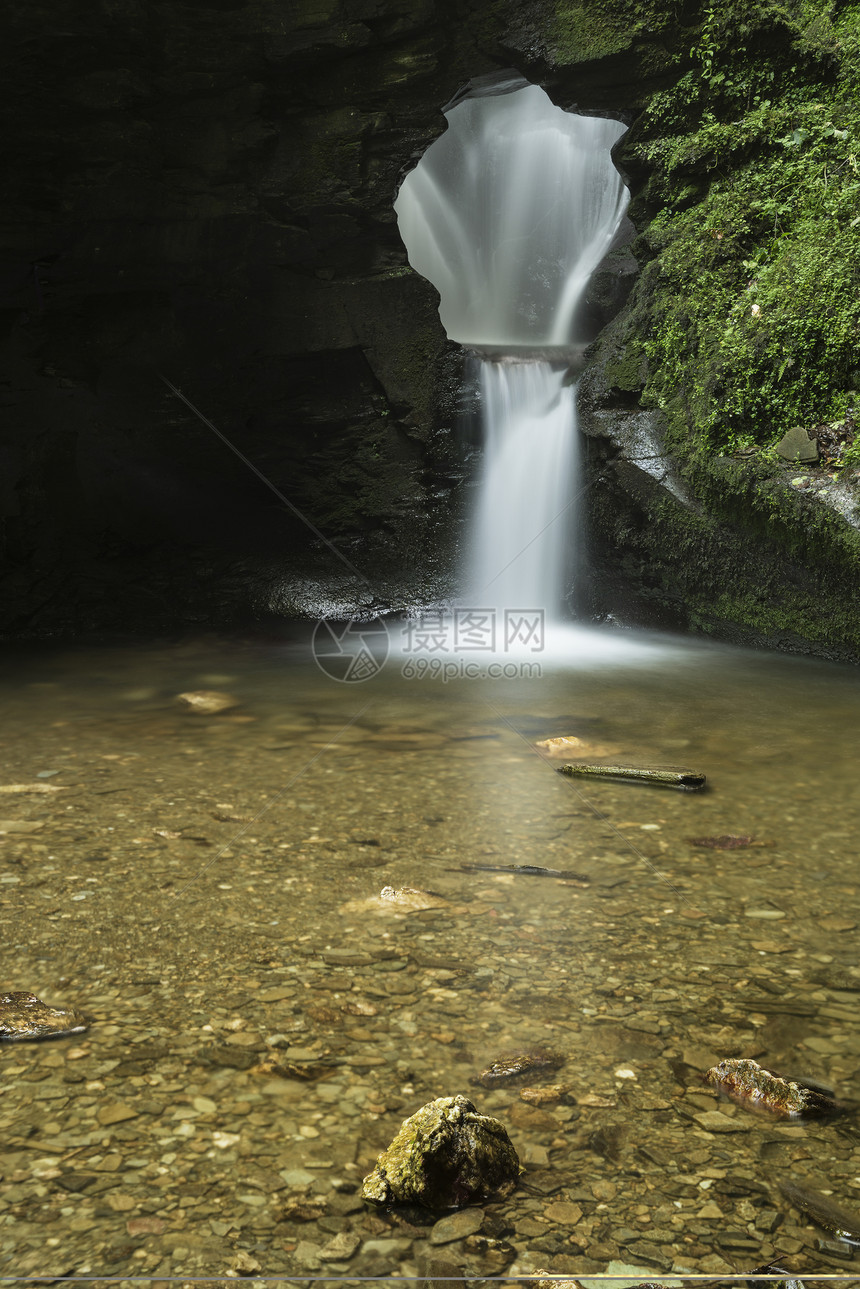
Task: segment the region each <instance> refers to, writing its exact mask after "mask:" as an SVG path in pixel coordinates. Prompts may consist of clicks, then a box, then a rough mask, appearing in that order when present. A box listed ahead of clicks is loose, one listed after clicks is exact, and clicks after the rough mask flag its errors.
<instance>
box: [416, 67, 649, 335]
mask: <svg viewBox="0 0 860 1289" xmlns="http://www.w3.org/2000/svg"><path fill="white" fill-rule="evenodd" d="M442 110H443V112H444V114H445V116H446V118H447V122H448V128H447V130H446V131H445V132H444V134H442V135H441V136H440V137H439V138H438V139H436V140H435V142H434V143H432V144H431V145H430V147H429V148H428V149H427V151H426V152H425V153H424V155H423V157H422V158H421V160H420V161H419V162H418V164H417V165H416V166H415V167H414V169H413V170H411V171H410V172H409V174H408V175H407V176H406V177H405V179H404V180H403V183H402V184H401V187H400V191H399V193H398V195H397V198H396V201H395V203H394V209H395V211H396V214H397V220H398V226H399V230H400V235H401V238H402V239H403V242H404V245H405V247H406V251H407V255H408V258H409V263H410V264H411V265H412V267H413V268H414V269H415V270H416V272H418V273H420V274H421V275H422V277H425V278H427V279H428V281H430V282H431V283H432V284H433V285H434V286H435V287H436V289H437V290H438V291H439V294H440V297H441V300H440V306H439V314H440V317H441V320H442V324H443V326H444V327H445V331H446V332H447V335H448V337H449V339H451V340H455V341H457V342H459V343H460V344H463V345H465V346H467V347H469V348H477V349H480V350H485V351H489V354H490V356H498V355H500V354H505V355H507V356H509V357H515V356H526V355H527V354H530V353H532V352H533V351H534V350H536V349H538V350H543V351H544V352H545V353H546V356H547V357H550V358H552V357H559V358H560V357H561V356H562V354H563V353H564V354H566V353H568V352H569V351H570V349H571V348H576V347H578V346H581V345H582V344H583V343H586V342H587V341H588V340H590V339H591V338H592V337H591V336H589V335H588V334H587V333H586V328H585V327H584V325H583V319H582V305H583V296H584V294H585V289H586V287H587V285H588V280H589V278H590V277H591V274H592V273H593V272H594V270H595V268H596V267H597V265H598V264H599V263H600V261H601V260H602V258H603V256H604V255H605V254H606V252H607V251H608V250H609V247H610V244H611V242H612V239H613V236H614V234H615V232H616V229H617V228H618V225H619V223H620V221H621V217H622V215H623V213H624V209H625V206H626V202H627V191H626V189H625V187H624V184H623V183H622V181H621V177H620V175H619V174H618V172H617V170H616V169H615V167H614V166H613V164H612V160H611V157H610V152H611V149H612V147H613V146H614V144H615V143H616V142H617V141H618V139H619V138H620V137H621V135H622V134H623V133H624V132H625V129H626V126H624V125H623V124H622V123H621V122H619V121H616V120H613V119H611V118H607V117H598V116H581V115H576V114H574V113H571V112H565V111H564V110H563V109H562V108H560V107H557V106H556V105H555V104H554V103H553V102H552V100H551V99H550V98H549V96H548V95H547V94H546V93H545V91H544V90H542V89H541V88H540V86H538V85H532V84H531V83H530V82H529V81H527V80H526V79H525V78H524V77H523V76H521V75H520V74H519V73H518V72H515V71H505V72H500V73H496V74H493V75H490V76H482V77H476V78H475V79H473V80H472V81H470V82H468V84H467V85H466V86H465V87H464V88H463V89H462V90H461V91H459V92H458V94H456V95H455V97H454V98H453V99H452V100H451V101H450V102H449V103H448V104H446V105H445V107H444V108H443V109H442ZM523 351H525V352H523Z"/></svg>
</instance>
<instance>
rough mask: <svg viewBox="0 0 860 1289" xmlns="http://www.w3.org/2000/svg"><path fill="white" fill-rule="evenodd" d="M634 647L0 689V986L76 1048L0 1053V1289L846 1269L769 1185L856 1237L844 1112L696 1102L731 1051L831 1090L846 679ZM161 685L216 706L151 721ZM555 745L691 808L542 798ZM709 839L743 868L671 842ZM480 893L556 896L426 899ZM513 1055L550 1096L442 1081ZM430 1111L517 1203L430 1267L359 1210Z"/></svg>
mask: <svg viewBox="0 0 860 1289" xmlns="http://www.w3.org/2000/svg"><path fill="white" fill-rule="evenodd" d="M594 634H595V635H599V634H600V633H594ZM606 639H607V641H608V642H610V643H611V642H612V641H613V640H617V639H618V637H612V636H609V637H606ZM630 643H631V644H635V642H633V641H631V642H630ZM649 643H650V645H651V650H650V653H649V652H647V651H646V650H647V646H648V644H649ZM642 646H643V648H642V652H640V653H639V655H638V660H637V659H636V655H635V651H634V650H633V649H631V651H630V654H629V655H628V661H627V662H625V661H624V660H623V659H622V660H619V659H617V658H616V661H615V663H614V665H612V666H608V665H607V666H602V665H600V662H599V653H597V652H595V654H594V655H593V656H594V657H595V662H594V663H593V664H592V665H588V666H585V665H580V666H579V667H578V668H570V669H569V668H566V667H564V666H560V665H554V666H549V665H547V666H545V668H544V674H543V675H542V676H540V677H536V676H534V675H533V676H532V678H530V679H519V680H518V679H508V680H501V679H500V680H490V679H484V680H480V679H478V680H471V681H467V680H454V681H452V682H451V683H448V684H444V683H441V681H439V680H435V681H434V680H431V679H430V678H429V675H430V673H429V672H425V673H423V674H424V675H425V679H423V680H420V679H417V678H413V679H411V680H409V679H406V678H405V677H404V675H403V669H404V668H405V667H406V666H407V663H408V662H409V661H412V662H413V663H414V661H415V660H414V659H411V660H409V659H406V660H404V658H403V657H402V656H397V657H395V656H392V658H390V659H389V662H388V663H387V664H386V666H385V667H384V668H383V669H382V671H381V672H380V673H379V674H378V675H377V676H376V677H375V678H374V679H372V680H369V681H368V682H367V683H365V684H338V683H336V682H334V681H332V680H330V679H328V678H327V677H326V676H324V675H323V674H322V672H321V671H319V670H318V669H317V668H316V666H315V665H314V663H313V662H312V661H311V660H310V658H309V657H308V654H307V651H306V649H305V648H304V647H302V646H300V645H298V644H297V645H290V646H286V645H281V644H276V643H266V642H260V641H256V642H255V641H245V642H241V641H232V642H223V641H217V640H206V641H188V642H183V643H178V644H173V645H165V646H158V647H156V646H152V647H141V648H133V647H124V648H117V649H107V648H104V649H78V650H75V651H63V650H57V651H51V652H43V653H42V654H41V655H40V656H37V657H33V658H30V659H16V658H14V657H11V656H10V657H7V658H6V660H5V666H4V671H3V681H2V691H0V695H1V696H2V711H3V721H2V730H0V739H2V744H3V755H2V764H3V771H4V772H3V775H2V778H0V782H2V784H4V785H9V784H34V783H42V784H48V785H53V786H57V787H60V788H62V789H63V791H61V792H57V793H53V794H21V793H19V794H5V795H2V796H0V816H2V818H3V820H4V821H5V823H6V825H7V827H6V830H5V831H2V832H0V852H2V855H3V860H4V862H3V865H2V913H0V935H2V943H3V963H4V977H3V984H4V986H5V987H6V988H8V989H25V990H32V991H34V992H36V993H37V994H39V995H40V996H41V997H43V998H44V999H45V1001H48V1002H51V1003H53V1004H56V1005H60V1004H69V1005H75V1006H77V1007H79V1008H81V1009H82V1010H83V1011H84V1012H85V1013H87V1015H88V1016H89V1017H90V1018H91V1019H92V1022H93V1023H92V1028H91V1029H90V1030H89V1031H88V1033H86V1034H85V1035H82V1036H79V1037H77V1038H72V1039H68V1040H62V1041H58V1042H56V1043H50V1044H15V1045H6V1046H0V1074H2V1087H3V1096H2V1101H0V1130H2V1133H3V1141H4V1150H3V1152H2V1156H0V1179H2V1181H0V1275H7V1276H9V1275H13V1276H16V1277H21V1276H25V1275H37V1274H41V1275H47V1274H50V1275H60V1274H65V1273H71V1274H75V1275H78V1276H91V1277H107V1276H114V1277H120V1279H122V1278H123V1277H128V1278H131V1277H132V1276H144V1277H146V1276H149V1277H151V1278H158V1277H164V1276H168V1275H171V1276H176V1277H187V1278H189V1279H191V1278H193V1277H195V1276H199V1275H209V1276H215V1277H218V1276H225V1275H226V1273H227V1272H228V1271H229V1270H231V1269H233V1270H237V1271H239V1272H240V1273H241V1274H243V1275H247V1276H250V1278H251V1279H252V1280H253V1279H254V1277H255V1276H257V1277H263V1276H279V1275H282V1276H283V1275H294V1276H304V1277H308V1278H310V1279H313V1280H314V1281H315V1282H316V1283H319V1284H329V1283H332V1284H334V1283H337V1282H342V1281H344V1280H349V1279H350V1278H351V1277H352V1278H355V1277H359V1276H378V1277H380V1278H382V1279H385V1278H388V1277H391V1276H396V1275H406V1276H409V1275H412V1276H415V1275H423V1274H424V1273H425V1272H426V1273H427V1274H435V1275H441V1274H442V1272H441V1271H439V1270H438V1267H439V1264H440V1262H441V1263H442V1264H444V1265H445V1266H447V1267H448V1268H449V1274H450V1273H451V1272H450V1268H452V1267H453V1268H454V1269H455V1273H456V1274H461V1273H462V1274H468V1275H469V1276H476V1277H478V1278H479V1279H480V1278H482V1277H483V1278H486V1277H489V1276H491V1275H495V1276H504V1275H507V1276H517V1275H527V1274H528V1273H529V1272H532V1271H534V1270H535V1269H536V1268H547V1269H550V1270H554V1271H556V1272H557V1273H559V1274H562V1273H567V1274H570V1275H583V1276H592V1277H593V1276H598V1275H600V1274H603V1273H605V1272H607V1271H611V1270H612V1269H613V1268H616V1269H617V1267H618V1265H620V1264H623V1265H633V1266H635V1267H639V1268H642V1269H643V1274H641V1275H639V1276H638V1279H640V1280H641V1279H644V1278H649V1279H655V1278H660V1277H661V1276H664V1275H666V1274H668V1273H669V1272H670V1271H674V1272H675V1273H676V1274H678V1273H682V1272H688V1273H700V1274H701V1273H706V1272H707V1273H711V1274H719V1273H720V1272H722V1273H725V1274H728V1272H729V1271H735V1270H740V1271H743V1270H747V1269H749V1268H750V1267H753V1266H757V1265H760V1264H761V1263H763V1262H766V1261H767V1260H768V1259H770V1258H772V1257H777V1258H779V1259H780V1260H781V1262H782V1264H783V1265H788V1266H789V1267H790V1268H791V1269H793V1270H796V1271H797V1272H799V1273H807V1274H808V1273H809V1272H810V1271H820V1272H822V1273H823V1272H827V1273H829V1274H838V1273H840V1272H842V1271H844V1272H846V1273H848V1272H850V1271H851V1270H852V1263H850V1262H849V1261H846V1260H845V1259H844V1250H843V1251H842V1252H841V1254H840V1252H839V1251H837V1252H834V1251H833V1250H832V1249H823V1250H822V1249H818V1248H817V1247H816V1241H817V1240H818V1239H819V1238H820V1237H821V1232H818V1231H816V1229H815V1228H814V1227H812V1226H811V1225H810V1224H809V1223H808V1222H807V1220H806V1219H805V1218H803V1217H802V1216H801V1215H800V1214H798V1212H797V1211H796V1210H794V1209H793V1208H792V1207H791V1205H790V1204H789V1203H788V1201H787V1200H786V1199H785V1198H784V1197H783V1196H782V1195H781V1193H780V1191H779V1189H778V1182H779V1180H780V1179H781V1178H792V1179H795V1180H797V1179H801V1178H802V1179H808V1180H809V1181H810V1182H811V1183H812V1184H813V1185H814V1186H815V1187H816V1188H817V1189H819V1190H830V1191H831V1192H832V1194H833V1197H834V1198H835V1199H836V1200H837V1201H838V1202H839V1203H840V1204H841V1206H842V1207H843V1208H847V1209H849V1210H853V1211H854V1212H855V1213H856V1212H857V1211H858V1210H860V1140H858V1136H857V1130H856V1126H855V1125H856V1120H852V1119H851V1118H850V1117H848V1118H845V1119H838V1120H835V1121H832V1122H824V1123H816V1124H809V1125H801V1124H782V1123H779V1122H773V1121H771V1120H769V1119H763V1118H761V1117H759V1116H756V1115H752V1114H750V1113H748V1112H747V1111H745V1110H743V1109H741V1108H740V1107H736V1106H733V1105H731V1104H730V1103H726V1102H717V1101H716V1099H715V1098H714V1097H713V1096H712V1095H711V1094H710V1093H709V1092H708V1090H707V1089H706V1088H705V1087H704V1086H703V1085H702V1084H701V1082H700V1077H699V1076H700V1073H701V1071H703V1070H704V1069H705V1068H707V1066H708V1065H709V1064H711V1063H713V1061H714V1060H715V1059H717V1058H721V1057H725V1056H730V1055H754V1056H756V1057H757V1059H759V1060H760V1061H761V1062H762V1063H764V1064H766V1065H769V1066H771V1067H773V1068H776V1069H779V1070H781V1071H784V1072H787V1073H790V1074H796V1075H800V1076H811V1077H815V1078H818V1079H821V1080H823V1081H824V1082H826V1083H828V1084H829V1085H830V1086H832V1087H833V1088H834V1089H835V1091H836V1093H837V1095H838V1096H840V1097H841V1098H843V1099H845V1100H849V1101H850V1100H852V1099H854V1100H856V1099H857V1097H858V1074H860V1022H858V1008H857V1000H858V996H860V968H858V965H857V949H856V946H857V933H856V925H857V922H858V879H857V861H856V837H857V835H858V830H859V829H860V796H858V789H857V774H856V741H857V734H856V731H857V728H858V720H860V682H858V676H857V673H856V671H854V670H851V669H848V668H843V667H838V666H833V665H828V664H824V663H813V662H808V661H803V660H793V659H789V658H784V657H776V656H772V655H767V654H754V653H743V652H736V651H730V650H723V649H718V648H715V647H710V646H707V645H703V644H698V645H695V644H688V643H685V642H683V641H670V642H665V641H663V642H661V641H654V640H653V639H652V640H651V641H650V642H649V641H648V640H647V639H645V640H643V641H642ZM610 654H611V650H610V649H609V647H608V646H607V650H606V656H607V658H608V657H609V656H610ZM409 674H412V675H413V677H414V676H415V675H416V673H415V671H414V669H413V671H412V672H411V673H409ZM200 688H205V689H217V690H223V691H226V692H229V693H231V694H232V695H234V696H235V697H236V699H237V700H238V706H236V707H235V708H232V709H229V710H227V711H225V712H224V713H222V714H220V715H214V716H204V715H197V714H193V713H191V712H189V711H186V710H183V709H182V708H181V707H180V705H179V704H178V703H177V701H176V698H175V695H177V694H178V693H181V692H184V691H188V690H194V689H200ZM563 734H571V735H576V736H578V737H580V738H581V739H583V740H584V741H585V742H586V743H587V744H589V745H590V746H591V748H592V749H598V750H600V749H603V751H604V752H605V753H607V754H608V755H610V757H611V758H612V759H621V760H624V761H627V762H631V763H633V764H653V763H655V762H657V763H661V764H665V763H675V764H678V763H680V764H681V765H687V766H689V767H690V768H693V769H700V770H702V771H704V772H705V773H706V774H707V776H708V782H709V788H708V791H706V792H704V793H701V794H696V793H676V792H673V791H666V790H661V789H654V788H647V787H638V786H634V785H630V784H618V783H609V782H604V783H594V784H590V785H588V786H587V787H585V788H581V787H579V786H578V785H576V784H574V783H573V782H572V781H569V780H566V779H565V778H563V777H562V776H560V775H558V774H557V773H556V772H555V766H556V765H557V764H558V762H557V761H550V760H547V759H545V758H544V757H543V756H542V755H540V754H538V753H537V752H536V751H535V748H534V744H535V742H537V741H540V740H543V739H544V738H547V737H553V736H557V735H563ZM596 754H597V753H596V752H595V755H596ZM49 771H51V772H54V771H55V772H56V773H52V774H50V775H48V772H49ZM40 774H42V775H48V777H46V778H41V779H40V778H37V776H38V775H40ZM10 822H12V823H15V822H17V823H19V824H20V823H25V824H29V825H36V827H35V828H34V829H33V830H32V831H29V832H21V831H14V830H9V829H8V824H9V823H10ZM724 834H739V835H748V836H750V837H751V838H753V839H754V841H756V842H757V843H760V844H758V845H754V846H749V847H748V848H746V849H736V850H715V849H708V848H706V847H702V846H700V845H695V844H693V842H692V841H691V840H690V839H701V838H703V837H714V836H720V835H724ZM517 864H530V865H540V866H543V867H548V868H555V869H560V870H566V871H572V872H575V873H578V874H580V875H581V877H582V879H583V880H582V881H580V882H575V883H570V882H565V881H559V880H554V879H550V878H538V877H528V876H515V875H512V874H510V873H504V872H501V873H498V872H492V871H477V870H473V869H468V868H464V866H468V865H495V866H502V867H503V866H509V865H517ZM386 885H391V886H395V887H413V888H420V889H422V890H425V891H427V890H429V891H432V892H437V893H438V894H439V895H441V896H442V897H444V899H445V900H446V901H447V903H446V904H445V905H444V906H440V907H433V908H430V909H427V910H424V911H415V912H408V911H407V912H404V911H402V910H398V909H396V908H392V907H385V906H383V905H382V904H381V903H380V902H379V901H378V899H377V898H376V897H378V894H379V892H380V890H381V889H382V888H383V887H384V886H386ZM536 1045H540V1046H544V1047H549V1048H552V1049H553V1050H555V1051H557V1052H559V1053H560V1054H562V1055H563V1056H564V1057H565V1064H564V1065H563V1066H562V1068H561V1069H560V1070H558V1071H556V1072H555V1073H553V1074H551V1075H549V1076H548V1079H544V1080H542V1079H540V1078H539V1077H537V1078H534V1079H533V1080H532V1083H533V1084H534V1085H536V1086H541V1085H542V1084H543V1083H546V1082H552V1083H561V1084H564V1085H565V1086H566V1087H567V1089H568V1092H567V1093H566V1096H565V1099H564V1100H561V1101H558V1102H551V1103H549V1104H547V1105H545V1106H543V1107H536V1106H534V1105H532V1104H528V1103H527V1102H526V1101H524V1100H523V1099H522V1098H521V1096H520V1091H521V1089H520V1087H518V1086H517V1085H512V1086H509V1087H504V1088H497V1089H493V1090H488V1089H486V1088H484V1087H481V1086H480V1085H476V1084H475V1083H474V1080H475V1078H476V1076H477V1075H478V1074H479V1073H480V1072H481V1071H482V1070H483V1069H485V1068H486V1067H487V1066H488V1065H489V1064H490V1063H491V1062H492V1061H493V1060H494V1059H496V1057H497V1056H499V1055H500V1054H503V1053H505V1052H509V1051H511V1050H515V1049H522V1048H530V1047H534V1046H536ZM279 1069H280V1072H278V1070H279ZM301 1074H310V1075H312V1077H310V1078H303V1077H300V1075H301ZM458 1092H462V1093H464V1094H466V1095H468V1096H470V1097H471V1098H472V1099H473V1100H474V1101H475V1103H476V1104H477V1105H478V1107H479V1108H480V1109H481V1110H482V1111H484V1112H485V1113H489V1114H492V1115H494V1116H496V1117H497V1118H499V1119H501V1120H502V1121H503V1122H504V1123H505V1125H506V1126H507V1128H508V1131H509V1133H510V1136H511V1138H512V1140H513V1142H514V1144H515V1146H516V1148H517V1150H518V1152H519V1154H520V1157H521V1159H522V1161H523V1163H524V1165H525V1169H526V1171H525V1173H524V1175H523V1179H522V1183H521V1186H520V1187H519V1189H518V1190H517V1191H516V1192H515V1193H514V1194H513V1195H512V1196H511V1197H510V1198H509V1199H507V1200H505V1201H503V1202H501V1203H495V1204H486V1205H484V1206H483V1207H482V1209H481V1211H480V1212H479V1213H478V1214H474V1213H473V1214H470V1218H469V1219H467V1221H471V1226H470V1228H469V1230H467V1229H465V1228H463V1229H462V1230H460V1232H459V1234H457V1235H455V1236H454V1237H453V1238H451V1239H450V1240H447V1242H441V1243H440V1242H438V1241H439V1240H445V1239H446V1233H445V1230H444V1228H442V1229H441V1230H440V1229H439V1228H435V1230H434V1224H435V1223H436V1220H437V1218H438V1217H439V1216H440V1215H438V1214H437V1215H433V1214H428V1213H422V1212H420V1211H415V1210H410V1211H409V1212H407V1213H397V1212H393V1213H391V1214H385V1213H382V1214H378V1213H374V1212H371V1211H369V1210H367V1209H366V1208H365V1206H364V1205H363V1203H362V1202H361V1200H360V1198H359V1196H358V1191H359V1189H360V1184H361V1179H362V1177H363V1176H364V1174H365V1173H366V1172H368V1171H369V1170H370V1168H371V1167H372V1165H373V1162H374V1160H375V1157H376V1154H377V1152H378V1151H379V1150H380V1149H382V1148H383V1147H384V1146H386V1145H387V1144H388V1142H389V1141H390V1140H391V1138H392V1136H393V1135H394V1133H395V1131H396V1129H397V1127H398V1126H399V1124H400V1122H401V1120H402V1119H403V1118H404V1117H406V1116H407V1115H409V1114H411V1113H412V1112H413V1111H414V1110H416V1109H417V1108H418V1107H419V1106H420V1105H422V1104H423V1103H425V1102H426V1101H428V1100H430V1099H431V1098H434V1097H437V1096H442V1095H452V1094H455V1093H458ZM715 1110H716V1111H718V1112H719V1115H720V1116H721V1117H720V1118H719V1119H717V1120H714V1119H713V1117H712V1116H713V1112H714V1111H715ZM703 1116H704V1117H703ZM476 1223H479V1224H480V1227H479V1226H478V1225H476ZM434 1268H436V1269H435V1270H434Z"/></svg>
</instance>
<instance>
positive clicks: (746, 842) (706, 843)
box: [684, 832, 773, 850]
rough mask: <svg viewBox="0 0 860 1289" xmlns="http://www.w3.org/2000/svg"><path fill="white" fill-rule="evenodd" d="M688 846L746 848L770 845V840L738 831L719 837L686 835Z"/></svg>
mask: <svg viewBox="0 0 860 1289" xmlns="http://www.w3.org/2000/svg"><path fill="white" fill-rule="evenodd" d="M684 840H685V841H686V842H687V845H688V846H703V847H704V848H705V849H706V850H748V849H749V848H750V847H751V846H772V845H773V842H772V841H756V839H755V837H748V836H745V835H742V834H738V833H731V832H727V833H723V834H721V836H719V837H686V838H685V839H684Z"/></svg>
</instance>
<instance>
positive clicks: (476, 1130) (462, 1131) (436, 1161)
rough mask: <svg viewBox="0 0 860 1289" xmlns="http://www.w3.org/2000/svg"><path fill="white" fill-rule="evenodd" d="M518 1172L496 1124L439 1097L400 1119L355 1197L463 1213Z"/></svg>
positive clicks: (508, 1185)
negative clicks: (468, 1206) (396, 1128)
mask: <svg viewBox="0 0 860 1289" xmlns="http://www.w3.org/2000/svg"><path fill="white" fill-rule="evenodd" d="M520 1171H521V1170H520V1161H519V1158H518V1156H517V1152H516V1151H515V1150H514V1147H513V1146H512V1145H511V1141H510V1139H509V1137H508V1134H507V1132H506V1131H505V1128H504V1125H503V1124H501V1123H500V1122H499V1121H498V1119H490V1118H488V1117H487V1116H486V1115H482V1114H479V1113H478V1111H477V1109H476V1108H475V1106H474V1105H473V1104H472V1102H471V1101H469V1100H468V1098H466V1097H464V1096H456V1097H439V1098H438V1100H436V1101H429V1102H428V1103H427V1105H424V1106H422V1107H421V1109H420V1110H418V1111H416V1113H415V1114H413V1115H412V1117H411V1118H409V1119H406V1120H404V1122H403V1123H402V1124H401V1126H400V1131H399V1132H398V1134H397V1136H396V1137H395V1138H394V1140H393V1141H392V1143H391V1145H390V1146H389V1147H388V1149H387V1150H384V1151H383V1152H382V1154H381V1155H380V1156H379V1158H378V1159H377V1161H376V1167H375V1168H374V1170H373V1172H372V1173H369V1174H368V1176H367V1177H365V1179H364V1183H363V1185H362V1190H361V1193H362V1195H363V1197H364V1198H365V1199H366V1200H369V1201H370V1202H371V1203H372V1204H381V1205H389V1204H421V1205H423V1206H424V1207H425V1208H430V1209H449V1208H464V1207H465V1206H466V1205H467V1204H472V1203H480V1202H481V1201H482V1200H484V1199H487V1198H488V1197H490V1196H492V1195H498V1194H499V1193H504V1192H506V1191H510V1190H512V1189H513V1187H514V1186H515V1185H516V1183H517V1179H518V1177H519V1175H520Z"/></svg>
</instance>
